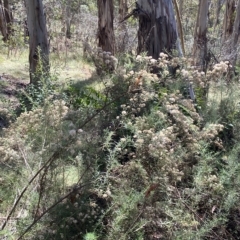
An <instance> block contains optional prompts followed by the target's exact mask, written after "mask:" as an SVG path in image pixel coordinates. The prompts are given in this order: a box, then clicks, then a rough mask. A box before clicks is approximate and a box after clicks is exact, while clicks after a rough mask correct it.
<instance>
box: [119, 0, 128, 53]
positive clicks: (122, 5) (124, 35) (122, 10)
mask: <svg viewBox="0 0 240 240" xmlns="http://www.w3.org/2000/svg"><path fill="white" fill-rule="evenodd" d="M118 3H119V11H118V13H119V22H121V21H122V20H123V19H124V17H125V16H126V15H127V13H128V7H127V0H119V2H118ZM119 29H120V39H119V38H118V51H119V52H121V53H124V52H125V50H126V48H127V44H128V29H127V23H126V21H123V22H121V23H120V26H119Z"/></svg>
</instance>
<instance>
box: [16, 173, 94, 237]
mask: <svg viewBox="0 0 240 240" xmlns="http://www.w3.org/2000/svg"><path fill="white" fill-rule="evenodd" d="M86 172H87V170H86V171H85V172H84V173H83V174H82V176H81V177H80V178H79V180H78V183H79V182H81V180H82V178H83V176H84V175H85V173H86ZM89 184H90V183H89V182H88V183H86V184H82V185H81V186H79V187H75V188H74V189H73V190H72V191H70V192H69V193H67V194H66V195H64V196H63V197H62V198H60V199H59V200H58V201H57V202H55V203H54V204H53V205H51V206H50V207H49V208H48V209H46V210H45V211H44V212H43V213H42V214H41V215H40V216H39V217H38V218H37V219H35V220H34V221H33V222H32V223H31V224H30V225H29V226H28V227H27V229H26V230H25V231H24V232H23V233H22V235H21V236H20V237H19V238H18V239H17V240H20V239H22V237H23V236H24V235H25V234H26V233H27V232H28V231H29V230H30V229H31V228H32V227H33V226H34V225H35V224H36V223H37V222H38V221H39V220H40V219H41V218H42V217H43V216H44V215H45V214H46V213H48V212H49V211H50V210H52V209H53V208H54V207H56V206H57V205H58V204H59V203H60V202H62V201H63V200H64V199H66V198H68V197H69V196H71V195H72V193H74V192H76V191H77V190H80V189H82V188H83V187H85V186H87V185H89Z"/></svg>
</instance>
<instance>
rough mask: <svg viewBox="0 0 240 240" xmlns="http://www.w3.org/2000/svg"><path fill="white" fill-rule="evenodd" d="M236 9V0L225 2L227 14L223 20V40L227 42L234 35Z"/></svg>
mask: <svg viewBox="0 0 240 240" xmlns="http://www.w3.org/2000/svg"><path fill="white" fill-rule="evenodd" d="M235 10H236V2H235V0H226V4H225V14H224V20H223V36H222V41H223V42H225V41H227V40H228V38H229V37H230V36H231V35H232V32H233V24H234V15H235Z"/></svg>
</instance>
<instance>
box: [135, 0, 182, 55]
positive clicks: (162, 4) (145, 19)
mask: <svg viewBox="0 0 240 240" xmlns="http://www.w3.org/2000/svg"><path fill="white" fill-rule="evenodd" d="M137 8H139V9H138V11H139V14H138V17H139V30H138V49H137V52H138V54H139V53H141V52H147V55H149V56H152V57H153V58H155V59H158V57H159V54H160V53H161V52H165V53H171V52H172V50H174V49H176V50H178V53H179V55H182V50H181V47H180V43H179V40H178V33H177V26H176V20H175V16H174V10H173V4H172V1H169V0H157V1H156V0H138V1H137Z"/></svg>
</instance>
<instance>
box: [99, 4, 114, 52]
mask: <svg viewBox="0 0 240 240" xmlns="http://www.w3.org/2000/svg"><path fill="white" fill-rule="evenodd" d="M97 5H98V46H99V47H101V48H102V49H103V51H106V52H111V53H112V55H114V53H115V40H114V31H113V10H114V9H113V0H97Z"/></svg>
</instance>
